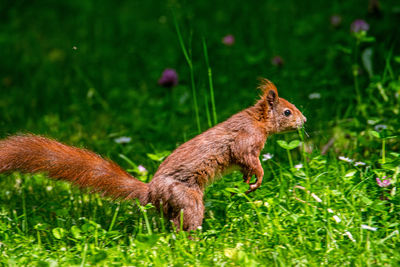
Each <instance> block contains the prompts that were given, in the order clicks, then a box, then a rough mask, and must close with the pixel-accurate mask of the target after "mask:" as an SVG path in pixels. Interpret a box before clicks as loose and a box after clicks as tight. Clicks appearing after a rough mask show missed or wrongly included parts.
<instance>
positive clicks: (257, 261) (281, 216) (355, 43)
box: [0, 0, 400, 266]
mask: <svg viewBox="0 0 400 267" xmlns="http://www.w3.org/2000/svg"><path fill="white" fill-rule="evenodd" d="M381 5H382V8H381V9H382V14H381V16H380V17H379V16H378V17H376V16H373V15H371V14H368V12H367V3H366V1H346V2H345V3H343V2H339V1H310V2H309V4H307V5H301V4H296V3H294V2H293V1H289V0H282V1H279V2H273V1H268V2H265V3H262V4H257V5H256V4H244V3H243V2H241V1H240V2H239V1H236V2H235V1H234V2H232V4H231V5H226V4H225V3H222V2H221V3H211V2H210V3H208V2H204V1H202V2H198V3H192V2H186V1H179V2H178V1H169V2H166V3H159V2H155V1H120V2H118V3H114V2H111V1H96V4H95V3H94V2H92V1H69V2H66V3H64V2H57V3H55V2H51V1H44V0H42V1H34V2H23V1H9V2H6V3H4V4H3V5H2V6H0V15H1V16H0V20H1V22H2V23H0V58H1V59H2V61H1V63H0V135H1V136H2V137H4V136H6V135H8V134H13V133H15V132H27V131H28V132H33V133H38V134H45V135H47V136H51V137H53V138H56V139H59V140H61V141H64V142H67V143H69V144H73V145H77V146H83V147H86V148H89V149H91V150H94V151H96V152H98V153H100V154H102V155H104V156H106V157H109V158H111V159H113V160H114V161H116V162H118V163H119V164H120V165H121V166H123V167H124V168H125V169H128V170H129V171H131V172H132V173H133V174H134V175H135V176H136V177H138V178H139V179H141V180H143V181H148V180H150V179H151V176H152V174H153V173H154V172H155V170H156V169H157V166H158V165H159V164H160V161H162V159H163V158H164V157H165V155H167V154H168V153H169V152H170V151H172V150H173V149H174V148H176V147H177V146H178V145H179V144H181V143H183V142H184V141H185V140H188V139H190V138H192V137H193V136H195V135H196V134H197V133H198V131H199V130H205V129H207V128H208V127H210V126H211V125H213V124H215V123H216V122H217V120H218V121H222V120H224V119H226V118H227V117H229V116H230V115H231V114H234V113H235V112H238V111H239V110H241V109H243V108H245V107H247V106H249V105H251V104H252V103H254V100H255V99H256V97H257V94H258V93H259V92H258V91H257V90H255V87H256V86H257V78H258V77H261V76H262V77H267V78H269V79H270V80H272V81H273V82H275V83H276V85H277V87H278V90H279V93H280V95H281V96H282V97H284V98H286V99H288V100H289V101H291V102H293V103H295V104H296V106H297V107H299V109H300V110H302V111H303V113H304V114H305V116H306V117H307V119H308V120H307V124H306V131H307V133H308V134H309V136H307V135H306V134H304V133H303V132H300V133H290V134H285V135H276V136H273V137H271V138H269V140H268V141H267V144H266V146H265V149H264V151H263V154H264V153H270V154H273V157H272V159H269V160H266V161H263V162H262V164H263V167H264V170H265V177H264V182H263V185H262V187H261V188H260V189H258V190H257V191H255V192H254V193H252V194H250V195H245V194H243V192H244V191H246V189H247V188H246V185H245V184H243V182H242V178H241V175H240V174H239V173H233V174H231V175H228V176H226V177H224V178H223V179H222V180H220V181H217V182H216V183H214V184H212V185H211V186H209V187H208V188H207V190H206V194H205V204H206V214H205V219H204V222H203V227H202V229H200V230H198V231H196V232H195V233H192V234H191V236H192V239H188V235H187V233H183V232H179V233H177V232H175V231H174V230H173V228H172V226H171V224H170V222H168V221H167V220H166V218H163V217H162V216H160V215H159V214H158V213H157V211H155V210H154V208H152V207H150V206H146V207H140V206H138V205H136V203H132V202H118V201H116V202H114V201H110V200H108V199H105V198H102V197H100V196H99V195H96V194H87V192H82V191H79V190H78V189H76V188H74V187H71V186H70V185H69V184H66V183H62V182H55V181H52V180H49V179H47V178H46V177H45V175H43V174H38V175H29V174H24V175H23V174H19V173H13V174H10V175H1V177H0V178H1V179H0V187H1V190H0V262H1V264H3V265H11V266H13V265H18V266H19V265H38V266H57V265H68V266H69V265H79V266H85V265H104V266H109V265H133V266H142V265H144V266H148V265H156V266H163V265H178V266H180V265H192V266H194V265H195V266H209V265H217V266H220V265H240V266H242V265H243V266H256V265H257V266H258V265H267V266H269V265H275V266H286V265H299V266H319V265H343V264H344V265H356V266H364V265H373V266H377V265H378V266H380V265H389V266H390V265H393V266H396V265H399V264H400V260H399V259H400V257H399V256H400V255H399V251H400V250H399V245H398V244H399V241H400V240H399V239H400V235H399V230H400V229H399V228H400V227H399V212H398V210H399V206H400V199H399V195H398V193H397V191H396V189H397V184H398V183H397V181H398V177H399V172H400V168H399V166H400V155H399V129H400V123H399V120H398V116H399V112H400V104H399V96H398V95H399V93H400V76H399V75H400V73H399V64H400V47H399V40H398V37H397V36H400V34H399V29H398V27H396V25H398V22H399V20H398V13H399V9H400V6H399V5H398V3H397V2H396V1H394V0H393V1H385V2H383V1H382V3H381ZM173 14H174V15H173ZM333 14H339V15H341V17H342V22H341V24H340V25H339V26H337V27H333V26H332V25H331V24H330V23H329V18H330V16H331V15H333ZM174 16H175V18H176V20H175V21H174ZM358 18H362V19H365V20H366V21H367V22H368V23H369V24H370V30H369V31H368V32H367V33H366V34H362V33H360V34H358V35H353V34H351V33H350V30H349V29H350V24H351V23H352V22H353V21H354V20H355V19H358ZM177 29H179V31H178V32H177ZM227 34H232V35H234V36H235V44H234V45H233V46H225V45H223V44H222V43H221V39H222V37H223V36H225V35H227ZM74 47H75V48H76V49H75V48H74ZM368 49H370V50H368ZM366 51H367V52H366ZM368 51H371V52H372V53H369V52H368ZM276 55H279V56H281V57H282V58H283V59H284V64H283V65H282V66H281V67H277V66H273V65H272V64H271V59H272V58H273V57H274V56H276ZM369 66H371V67H369ZM165 68H174V69H176V70H177V72H178V74H179V84H178V86H176V87H173V88H163V87H161V86H159V85H158V84H157V80H158V79H159V77H160V74H161V72H162V71H163V70H164V69H165ZM315 93H317V94H315ZM310 94H314V95H316V96H317V98H312V97H311V98H310V97H309V96H310ZM318 94H319V98H318ZM194 103H196V104H194ZM121 136H129V137H131V138H132V141H131V142H129V143H126V144H118V143H116V142H115V141H114V139H115V138H118V137H121ZM296 140H299V141H300V142H298V141H296ZM278 141H279V142H278ZM327 144H330V145H328V146H327ZM322 152H325V153H322ZM356 162H363V163H365V165H360V163H357V164H356ZM300 163H301V164H302V165H299V164H300ZM139 165H143V166H145V167H146V168H147V170H148V173H140V172H139V171H138V167H137V166H139ZM384 176H386V177H387V178H391V184H390V185H389V186H388V187H380V186H379V185H378V183H377V181H376V178H381V179H382V178H383V177H384ZM232 193H235V194H232Z"/></svg>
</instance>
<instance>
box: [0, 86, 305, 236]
mask: <svg viewBox="0 0 400 267" xmlns="http://www.w3.org/2000/svg"><path fill="white" fill-rule="evenodd" d="M260 89H261V90H262V95H261V98H260V99H259V100H258V101H257V102H256V103H255V105H254V106H251V107H249V108H247V109H245V110H243V111H241V112H239V113H237V114H235V115H233V116H232V117H230V118H229V119H227V120H226V121H224V122H221V123H219V124H218V125H216V126H214V127H212V128H210V129H208V130H207V131H205V132H203V133H202V134H200V135H198V136H196V137H194V138H193V139H191V140H189V141H187V142H186V143H184V144H182V145H181V146H179V147H178V148H177V149H175V150H174V151H173V152H172V153H171V154H170V155H169V156H168V157H167V158H166V159H165V160H164V161H163V162H162V163H161V165H160V166H159V168H158V170H157V171H156V173H155V174H154V177H153V179H152V180H151V181H150V182H149V183H148V184H146V183H143V182H141V181H139V180H137V179H135V178H134V177H132V176H131V175H130V174H128V173H127V172H126V171H124V170H122V169H121V168H120V167H119V166H118V165H117V164H115V163H114V162H112V161H109V160H107V159H103V158H102V157H101V156H99V155H97V154H95V153H93V152H91V151H88V150H85V149H80V148H76V147H71V146H67V145H64V144H61V143H59V142H57V141H54V140H51V139H47V138H45V137H41V136H36V135H30V134H28V135H15V136H10V137H8V138H6V139H3V140H0V173H3V172H10V171H15V170H18V171H21V172H25V173H37V172H43V173H46V174H47V175H48V176H49V177H51V178H54V179H60V180H67V181H69V182H72V183H73V184H75V185H78V186H79V187H89V188H91V189H93V190H94V191H96V192H101V193H103V195H107V196H111V197H113V198H121V199H138V200H139V202H140V204H141V205H145V204H147V203H152V204H153V205H154V206H155V207H157V208H158V209H160V208H162V212H163V213H164V214H165V216H166V217H168V218H169V219H170V220H172V222H173V223H174V224H175V226H176V229H179V228H180V222H181V220H180V216H181V211H183V213H182V214H183V229H184V230H186V231H191V230H196V229H197V228H198V227H199V226H201V224H202V221H203V216H204V203H203V192H204V188H205V187H206V185H207V184H209V183H211V182H212V181H213V180H214V179H215V178H218V177H219V176H222V175H223V174H226V173H227V172H229V171H230V170H232V169H239V170H240V171H241V172H242V173H243V180H244V182H245V183H247V184H249V190H248V191H247V193H249V192H251V191H254V190H256V189H257V188H259V187H260V185H261V182H262V179H263V175H264V170H263V168H262V166H261V163H260V159H259V156H260V152H261V150H262V149H263V147H264V144H265V142H266V140H267V137H268V136H269V135H271V134H274V133H278V132H286V131H291V130H296V129H298V128H300V127H302V126H303V124H304V123H305V122H306V118H305V117H304V116H303V114H302V113H301V112H300V111H299V110H298V109H297V108H296V107H295V106H294V105H293V104H291V103H289V102H288V101H286V100H285V99H283V98H280V97H278V92H277V89H276V87H275V85H273V84H272V83H271V82H270V81H268V80H266V79H265V80H262V83H261V86H260ZM253 175H255V177H256V182H255V183H251V184H250V179H251V178H252V176H253Z"/></svg>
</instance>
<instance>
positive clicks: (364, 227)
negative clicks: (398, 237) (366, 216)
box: [361, 224, 378, 232]
mask: <svg viewBox="0 0 400 267" xmlns="http://www.w3.org/2000/svg"><path fill="white" fill-rule="evenodd" d="M361 228H362V229H365V230H370V231H374V232H375V231H376V230H378V228H376V227H372V226H369V225H365V224H361Z"/></svg>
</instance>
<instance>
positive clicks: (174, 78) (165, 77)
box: [158, 69, 178, 87]
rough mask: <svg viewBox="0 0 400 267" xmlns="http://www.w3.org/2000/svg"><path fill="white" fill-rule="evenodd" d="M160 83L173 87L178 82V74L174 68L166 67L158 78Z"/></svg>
mask: <svg viewBox="0 0 400 267" xmlns="http://www.w3.org/2000/svg"><path fill="white" fill-rule="evenodd" d="M158 84H159V85H161V86H164V87H173V86H176V85H177V84H178V74H177V73H176V71H175V70H174V69H165V70H164V71H163V73H162V74H161V78H160V79H159V80H158Z"/></svg>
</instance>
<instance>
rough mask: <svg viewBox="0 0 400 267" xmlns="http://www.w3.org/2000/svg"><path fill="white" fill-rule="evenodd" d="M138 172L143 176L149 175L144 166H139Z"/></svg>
mask: <svg viewBox="0 0 400 267" xmlns="http://www.w3.org/2000/svg"><path fill="white" fill-rule="evenodd" d="M138 170H139V172H140V173H141V174H146V173H147V169H146V168H145V167H144V166H143V165H139V166H138Z"/></svg>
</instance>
